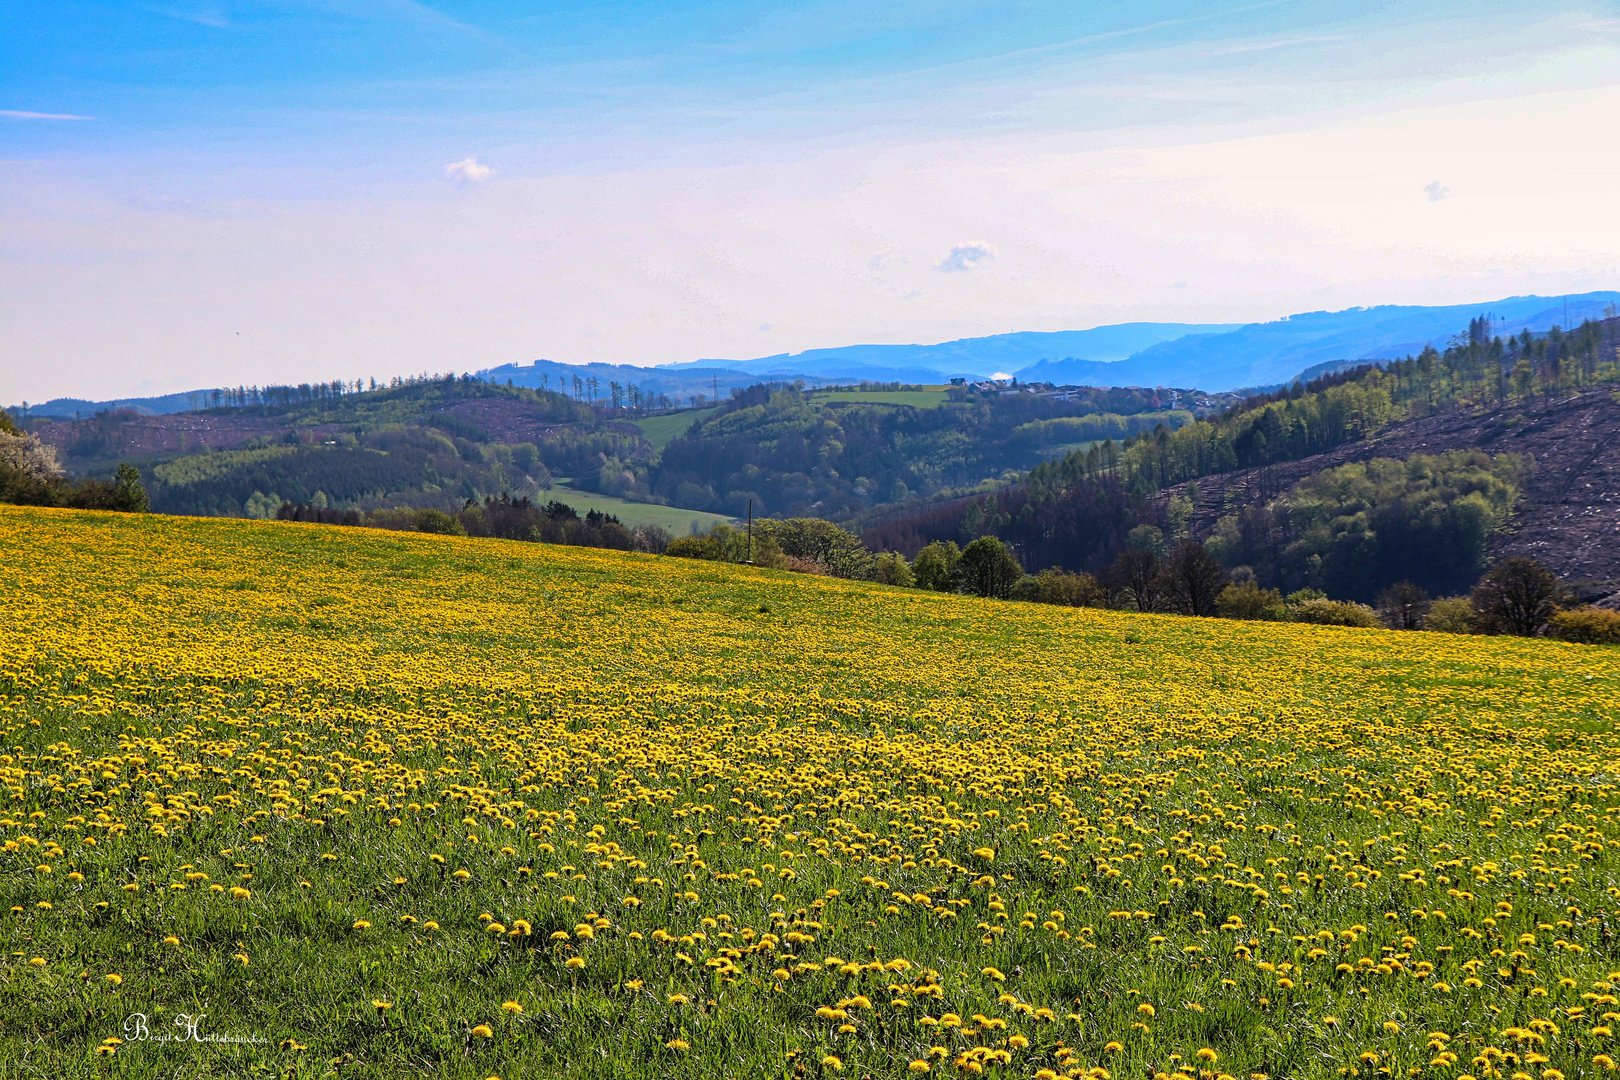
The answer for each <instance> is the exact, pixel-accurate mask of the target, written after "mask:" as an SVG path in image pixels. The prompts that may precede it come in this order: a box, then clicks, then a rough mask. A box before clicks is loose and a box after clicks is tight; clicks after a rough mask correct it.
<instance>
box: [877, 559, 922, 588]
mask: <svg viewBox="0 0 1620 1080" xmlns="http://www.w3.org/2000/svg"><path fill="white" fill-rule="evenodd" d="M872 580H873V581H876V582H878V583H879V584H880V585H899V586H901V587H903V588H910V587H911V586H912V585H913V584H915V583H916V578H915V576H914V575H913V574H912V572H911V564H910V563H908V562H906V557H905V556H904V555H902V554H900V553H899V552H898V551H885V552H882V553H881V554H879V555H876V556H874V557H873V559H872Z"/></svg>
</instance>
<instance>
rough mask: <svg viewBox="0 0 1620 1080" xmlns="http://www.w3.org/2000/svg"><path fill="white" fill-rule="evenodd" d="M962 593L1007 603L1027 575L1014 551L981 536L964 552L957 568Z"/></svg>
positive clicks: (992, 539)
mask: <svg viewBox="0 0 1620 1080" xmlns="http://www.w3.org/2000/svg"><path fill="white" fill-rule="evenodd" d="M956 572H957V576H958V578H959V579H960V581H961V587H962V591H963V592H965V593H971V594H972V595H974V596H990V597H995V598H996V599H999V600H1005V599H1007V598H1008V597H1009V596H1011V595H1012V590H1013V586H1014V585H1016V584H1018V579H1019V578H1021V577H1023V576H1024V568H1023V567H1021V566H1019V565H1018V560H1017V559H1016V558H1015V557H1014V556H1013V553H1012V549H1011V548H1009V547H1008V546H1007V545H1006V544H1004V543H1002V542H1001V541H1000V540H998V539H997V538H995V537H994V536H981V537H979V538H978V539H977V540H975V541H973V542H972V543H971V544H969V545H968V546H967V547H966V548H964V549H963V551H962V560H961V562H959V563H958V564H957V566H956Z"/></svg>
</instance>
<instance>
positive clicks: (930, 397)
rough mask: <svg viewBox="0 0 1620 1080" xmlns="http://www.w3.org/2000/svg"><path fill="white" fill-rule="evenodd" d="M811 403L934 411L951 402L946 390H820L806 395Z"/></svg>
mask: <svg viewBox="0 0 1620 1080" xmlns="http://www.w3.org/2000/svg"><path fill="white" fill-rule="evenodd" d="M806 396H807V397H808V398H809V400H811V401H818V402H821V403H823V404H826V403H830V402H854V403H859V404H862V405H912V406H915V407H916V408H919V409H932V408H934V407H936V406H939V405H943V404H945V403H946V402H947V401H949V400H950V397H951V395H950V394H949V392H947V391H945V390H873V391H871V392H867V391H864V390H818V391H816V392H814V393H812V394H808V395H806Z"/></svg>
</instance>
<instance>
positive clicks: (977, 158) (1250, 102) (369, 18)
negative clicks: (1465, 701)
mask: <svg viewBox="0 0 1620 1080" xmlns="http://www.w3.org/2000/svg"><path fill="white" fill-rule="evenodd" d="M1615 8H1616V5H1615V4H1612V3H1598V4H1563V3H1561V4H1554V5H1547V4H1535V5H1532V4H1527V3H1495V4H1491V3H1487V4H1470V5H1463V4H1460V3H1424V4H1418V5H1405V6H1399V7H1397V6H1393V5H1389V6H1368V5H1361V4H1353V3H1348V2H1317V3H1312V2H1270V3H1248V4H1244V3H1235V4H1232V5H1229V6H1226V7H1222V8H1218V9H1211V8H1208V7H1207V6H1204V5H1195V4H1191V3H1186V2H1184V0H1183V2H1166V3H1155V4H1148V5H1131V6H1130V7H1129V8H1126V7H1124V6H1122V5H1104V6H1096V7H1093V8H1091V9H1088V10H1084V11H1079V10H1072V5H1061V4H1050V3H1032V4H1029V5H1024V6H1021V7H1016V8H1010V7H1006V6H1003V5H990V4H983V3H966V2H963V3H942V4H941V3H936V4H928V5H922V4H893V5H888V6H884V7H873V6H871V5H855V4H850V3H820V4H814V5H811V6H807V7H797V8H794V9H791V10H779V9H778V8H776V7H773V6H769V5H761V4H751V3H682V4H676V5H639V4H634V5H621V6H617V7H613V8H604V7H601V6H591V5H582V4H577V3H559V4H549V5H544V6H542V7H540V8H533V7H532V6H525V7H524V8H523V9H522V10H519V8H518V6H517V5H511V4H483V5H472V4H470V3H442V4H435V5H429V4H423V3H416V2H412V0H324V2H308V3H302V2H294V0H287V2H274V3H271V2H266V3H246V2H240V3H236V2H227V0H218V2H197V0H188V2H186V3H182V4H180V5H173V6H170V7H169V8H166V9H163V10H157V9H146V8H140V9H137V8H132V7H126V6H121V5H113V4H105V3H70V4H65V5H57V6H54V7H51V8H48V9H44V8H42V9H40V10H29V11H26V12H23V11H19V10H15V9H13V10H10V11H7V12H6V13H4V14H0V30H3V31H4V32H3V33H0V400H3V401H5V402H16V401H21V400H24V399H27V400H31V401H41V400H45V399H48V398H54V397H64V396H76V397H88V398H94V399H106V398H114V397H129V396H145V395H155V394H161V393H166V392H173V391H182V390H190V389H194V388H198V387H204V386H215V385H221V384H231V385H234V384H237V383H260V384H264V383H271V382H299V381H305V380H313V379H330V378H335V377H346V378H351V379H352V378H356V377H362V378H365V377H376V378H378V379H385V378H387V377H389V376H391V375H395V374H407V373H411V372H416V371H421V370H434V371H439V370H455V371H473V370H478V369H480V368H488V367H495V366H499V365H501V364H506V363H511V362H514V361H526V360H532V359H535V358H539V357H545V358H548V359H552V360H556V361H560V362H565V363H592V362H602V363H631V364H637V365H641V366H651V365H656V364H662V363H671V362H681V361H690V360H694V359H699V358H712V359H718V358H722V357H724V358H731V359H745V358H753V357H764V356H770V355H776V354H782V353H798V352H802V351H805V350H809V349H816V348H829V347H838V346H843V345H850V344H854V343H857V342H861V343H871V344H900V343H921V342H948V341H953V340H956V339H960V338H965V337H978V336H986V335H992V334H1000V333H1009V332H1017V331H1052V330H1074V329H1082V328H1086V327H1091V326H1099V325H1107V324H1113V323H1122V322H1137V321H1159V322H1190V323H1249V322H1261V321H1268V320H1271V319H1276V318H1279V317H1282V316H1285V315H1289V314H1293V313H1297V312H1304V311H1320V310H1339V309H1343V308H1348V307H1356V306H1363V307H1372V306H1378V305H1383V304H1402V305H1408V304H1411V305H1417V304H1456V303H1472V302H1477V301H1480V300H1481V298H1483V297H1502V296H1509V295H1523V294H1542V295H1548V296H1557V295H1561V294H1565V293H1576V292H1586V291H1591V290H1595V289H1605V288H1614V287H1616V283H1617V282H1620V213H1616V212H1615V210H1614V208H1613V206H1612V205H1611V204H1612V202H1613V196H1612V195H1611V190H1612V186H1613V180H1612V178H1613V177H1614V176H1615V175H1617V174H1620V148H1616V147H1614V146H1613V144H1612V140H1603V139H1601V138H1599V137H1598V136H1597V133H1598V132H1601V131H1602V130H1605V125H1609V124H1612V117H1613V116H1614V115H1615V114H1616V112H1617V109H1620V74H1617V73H1620V17H1616V11H1615Z"/></svg>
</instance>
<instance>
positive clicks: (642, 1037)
mask: <svg viewBox="0 0 1620 1080" xmlns="http://www.w3.org/2000/svg"><path fill="white" fill-rule="evenodd" d="M0 589H3V590H4V596H5V603H4V607H3V612H0V726H3V728H4V738H3V740H0V742H3V744H4V746H3V748H0V749H3V751H4V753H3V756H0V780H3V782H4V786H5V791H4V803H3V807H0V835H3V837H4V857H3V862H0V882H3V891H4V896H3V899H0V904H3V908H4V914H3V920H4V921H3V923H0V926H3V931H0V933H3V942H4V948H3V955H0V994H3V1002H0V1004H3V1007H0V1074H3V1075H5V1076H8V1077H10V1076H39V1077H53V1078H54V1077H76V1076H109V1077H111V1076H116V1077H158V1076H163V1077H171V1076H186V1077H193V1076H221V1077H223V1076H230V1077H239V1076H251V1075H263V1076H283V1077H345V1078H347V1077H361V1076H364V1077H400V1076H413V1075H423V1076H426V1075H433V1076H449V1077H466V1078H473V1080H484V1078H487V1077H492V1076H498V1077H504V1078H505V1080H515V1078H518V1077H534V1076H569V1077H632V1076H634V1077H644V1076H669V1077H693V1078H697V1077H703V1078H711V1077H783V1078H804V1077H816V1078H821V1077H834V1076H851V1077H871V1078H874V1080H876V1078H880V1077H907V1076H916V1075H930V1074H933V1075H941V1076H951V1077H957V1076H992V1077H1037V1078H1043V1080H1053V1078H1055V1077H1059V1076H1063V1077H1072V1078H1076V1080H1079V1078H1097V1080H1122V1078H1125V1077H1132V1078H1142V1080H1219V1078H1221V1077H1233V1078H1238V1080H1281V1078H1284V1077H1362V1078H1368V1080H1371V1078H1378V1077H1417V1076H1423V1077H1436V1078H1444V1080H1462V1078H1466V1077H1473V1078H1475V1080H1487V1078H1490V1080H1495V1078H1503V1080H1577V1078H1584V1077H1594V1078H1595V1077H1600V1076H1603V1077H1607V1076H1612V1075H1614V1071H1615V1069H1616V1064H1615V1062H1616V1059H1617V1058H1620V1042H1617V1040H1616V1037H1615V1034H1614V1032H1615V1029H1616V1028H1617V1026H1620V999H1617V991H1620V986H1617V983H1620V946H1617V944H1616V940H1615V933H1616V929H1617V907H1620V900H1617V897H1620V874H1617V872H1616V852H1615V839H1616V833H1617V831H1620V808H1617V801H1616V796H1617V785H1620V779H1617V776H1616V770H1617V768H1620V743H1617V739H1616V736H1615V731H1614V721H1615V718H1616V712H1617V702H1620V663H1617V662H1616V659H1617V656H1616V653H1615V651H1614V650H1612V649H1605V648H1597V647H1583V646H1576V645H1569V644H1563V643H1558V642H1551V641H1545V640H1533V639H1518V638H1464V637H1453V636H1450V635H1445V634H1438V633H1432V634H1397V633H1390V632H1385V631H1374V630H1351V629H1338V628H1331V627H1316V626H1309V625H1298V624H1271V623H1240V622H1230V621H1213V620H1203V619H1193V618H1177V617H1167V616H1154V615H1135V614H1126V613H1119V612H1110V611H1100V610H1090V609H1056V608H1052V607H1038V606H1034V605H1020V604H1014V603H997V602H991V601H981V600H975V599H968V598H963V597H957V596H949V595H942V594H930V593H923V592H918V591H903V590H895V589H887V588H884V587H881V586H876V585H870V584H863V583H853V582H843V581H831V580H826V579H818V578H812V577H808V576H803V575H790V574H785V573H776V572H771V571H763V570H753V569H750V568H747V567H739V566H727V565H721V564H713V563H696V562H688V561H683V560H674V559H660V558H657V557H653V556H637V555H624V554H618V553H613V552H606V551H596V550H589V549H579V548H563V547H549V546H543V545H528V544H516V543H512V544H508V543H503V542H499V541H489V540H466V539H458V538H453V537H434V536H424V535H415V534H400V533H381V532H372V531H369V530H363V529H336V528H328V527H321V526H314V525H299V524H292V523H254V522H243V521H228V520H201V519H179V518H163V517H147V516H137V515H114V514H95V513H84V512H73V511H60V510H27V509H17V508H0ZM136 1015H139V1016H140V1017H141V1018H142V1019H141V1021H140V1022H139V1023H137V1024H133V1025H132V1023H131V1020H130V1018H131V1017H133V1016H136ZM143 1025H144V1026H143ZM143 1033H144V1034H143ZM159 1033H161V1035H162V1036H163V1038H161V1039H160V1038H158V1035H159ZM211 1036H217V1037H215V1038H211Z"/></svg>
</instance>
